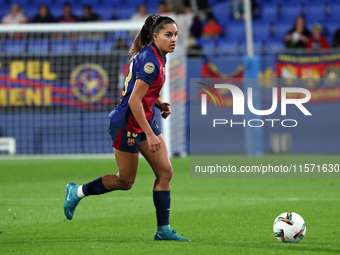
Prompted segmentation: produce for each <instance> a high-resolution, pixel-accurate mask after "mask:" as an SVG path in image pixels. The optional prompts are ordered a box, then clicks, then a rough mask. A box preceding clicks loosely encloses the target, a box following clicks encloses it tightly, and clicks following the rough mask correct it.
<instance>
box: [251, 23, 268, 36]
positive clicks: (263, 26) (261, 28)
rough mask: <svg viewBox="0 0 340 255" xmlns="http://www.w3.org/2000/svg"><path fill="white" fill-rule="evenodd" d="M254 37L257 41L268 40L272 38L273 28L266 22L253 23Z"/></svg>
mask: <svg viewBox="0 0 340 255" xmlns="http://www.w3.org/2000/svg"><path fill="white" fill-rule="evenodd" d="M253 36H254V39H255V40H260V39H262V40H267V39H269V38H270V37H271V26H270V24H269V23H265V22H255V21H254V22H253Z"/></svg>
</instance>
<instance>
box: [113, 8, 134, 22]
mask: <svg viewBox="0 0 340 255" xmlns="http://www.w3.org/2000/svg"><path fill="white" fill-rule="evenodd" d="M135 13H136V8H135V7H118V13H117V15H118V19H123V20H127V19H131V17H132V15H133V14H135Z"/></svg>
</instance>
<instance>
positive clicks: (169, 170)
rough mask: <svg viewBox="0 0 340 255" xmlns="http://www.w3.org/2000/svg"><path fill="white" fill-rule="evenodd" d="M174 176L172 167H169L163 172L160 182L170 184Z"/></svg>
mask: <svg viewBox="0 0 340 255" xmlns="http://www.w3.org/2000/svg"><path fill="white" fill-rule="evenodd" d="M172 175H173V171H172V167H171V166H170V167H168V168H167V169H166V170H165V171H163V172H162V174H161V176H160V181H162V182H170V181H171V178H172Z"/></svg>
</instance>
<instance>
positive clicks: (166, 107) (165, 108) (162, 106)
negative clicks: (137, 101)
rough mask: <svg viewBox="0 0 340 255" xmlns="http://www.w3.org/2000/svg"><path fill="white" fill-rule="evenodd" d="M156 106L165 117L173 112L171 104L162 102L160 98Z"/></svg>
mask: <svg viewBox="0 0 340 255" xmlns="http://www.w3.org/2000/svg"><path fill="white" fill-rule="evenodd" d="M156 107H157V108H158V109H159V110H160V111H161V113H162V117H163V119H166V118H167V117H168V116H169V115H170V114H171V108H170V104H169V103H165V102H162V101H161V100H160V99H159V98H157V100H156Z"/></svg>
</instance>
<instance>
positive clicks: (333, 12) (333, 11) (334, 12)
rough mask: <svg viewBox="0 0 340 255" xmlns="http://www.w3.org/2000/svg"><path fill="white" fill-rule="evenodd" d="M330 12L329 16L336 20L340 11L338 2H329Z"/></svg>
mask: <svg viewBox="0 0 340 255" xmlns="http://www.w3.org/2000/svg"><path fill="white" fill-rule="evenodd" d="M330 7H331V8H330V13H329V18H330V19H331V20H334V21H336V22H338V21H339V13H340V4H339V3H332V4H330Z"/></svg>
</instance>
